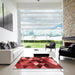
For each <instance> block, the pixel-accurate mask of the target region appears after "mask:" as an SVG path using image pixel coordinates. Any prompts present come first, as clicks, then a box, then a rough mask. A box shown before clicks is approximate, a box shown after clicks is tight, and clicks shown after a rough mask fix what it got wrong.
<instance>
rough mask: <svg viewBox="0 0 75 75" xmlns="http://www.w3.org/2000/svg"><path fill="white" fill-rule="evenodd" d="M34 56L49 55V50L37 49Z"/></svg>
mask: <svg viewBox="0 0 75 75" xmlns="http://www.w3.org/2000/svg"><path fill="white" fill-rule="evenodd" d="M33 56H34V57H49V52H47V51H45V50H40V49H35V50H34V55H33Z"/></svg>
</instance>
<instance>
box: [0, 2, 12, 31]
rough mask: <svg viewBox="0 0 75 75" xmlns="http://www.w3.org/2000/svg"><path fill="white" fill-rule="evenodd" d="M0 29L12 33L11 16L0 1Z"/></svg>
mask: <svg viewBox="0 0 75 75" xmlns="http://www.w3.org/2000/svg"><path fill="white" fill-rule="evenodd" d="M0 27H2V28H4V29H7V30H10V31H13V15H12V13H11V12H10V11H9V9H8V8H7V7H6V5H5V4H4V3H2V2H1V1H0Z"/></svg>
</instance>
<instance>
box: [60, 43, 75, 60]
mask: <svg viewBox="0 0 75 75" xmlns="http://www.w3.org/2000/svg"><path fill="white" fill-rule="evenodd" d="M60 56H67V57H72V58H75V44H71V45H70V46H69V47H68V48H65V47H62V48H60V49H59V59H60Z"/></svg>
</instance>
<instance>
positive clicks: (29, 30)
mask: <svg viewBox="0 0 75 75" xmlns="http://www.w3.org/2000/svg"><path fill="white" fill-rule="evenodd" d="M19 13H20V24H21V34H22V36H23V38H22V40H33V37H34V36H35V37H36V40H46V39H47V37H58V36H60V37H61V36H62V30H63V28H62V10H19ZM48 39H49V38H48Z"/></svg>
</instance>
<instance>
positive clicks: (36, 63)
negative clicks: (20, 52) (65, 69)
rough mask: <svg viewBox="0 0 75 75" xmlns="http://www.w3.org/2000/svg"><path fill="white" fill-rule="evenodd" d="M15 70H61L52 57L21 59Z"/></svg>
mask: <svg viewBox="0 0 75 75" xmlns="http://www.w3.org/2000/svg"><path fill="white" fill-rule="evenodd" d="M14 68H16V69H62V67H61V66H60V65H59V64H58V63H57V62H56V61H55V60H54V59H53V58H52V57H22V58H21V59H20V60H19V61H18V62H17V64H16V65H15V66H14Z"/></svg>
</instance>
